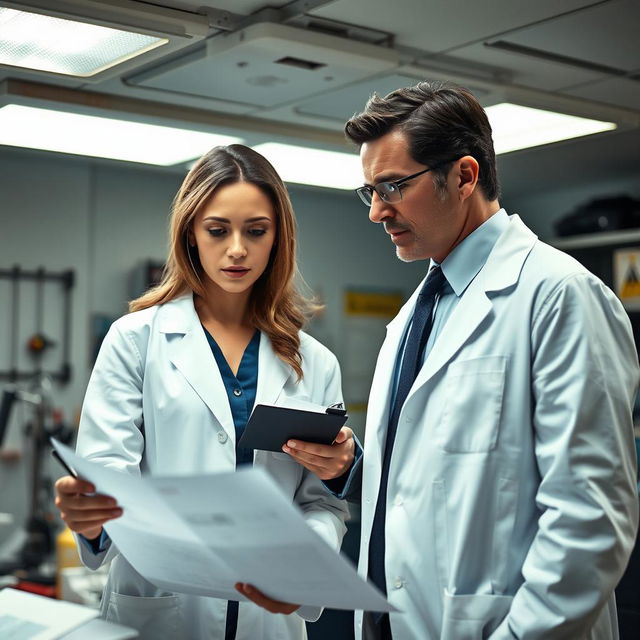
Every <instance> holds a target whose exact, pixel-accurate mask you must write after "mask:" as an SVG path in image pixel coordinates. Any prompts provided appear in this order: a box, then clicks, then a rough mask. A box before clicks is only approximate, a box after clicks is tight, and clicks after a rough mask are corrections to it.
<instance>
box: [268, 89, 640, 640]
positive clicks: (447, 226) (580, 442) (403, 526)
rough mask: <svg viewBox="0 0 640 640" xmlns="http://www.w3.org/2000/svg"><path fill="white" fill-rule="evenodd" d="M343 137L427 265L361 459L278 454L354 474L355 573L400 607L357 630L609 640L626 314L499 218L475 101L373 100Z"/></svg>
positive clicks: (627, 509) (368, 189) (620, 513)
mask: <svg viewBox="0 0 640 640" xmlns="http://www.w3.org/2000/svg"><path fill="white" fill-rule="evenodd" d="M346 133H347V136H348V137H349V138H350V139H351V140H352V141H353V142H355V143H356V144H358V145H359V146H360V155H361V159H362V165H363V170H364V176H365V180H366V184H365V186H364V187H361V188H360V189H359V190H358V194H359V195H360V197H361V199H362V200H363V201H364V202H365V203H366V204H367V206H369V207H370V209H369V218H370V219H371V220H372V221H373V222H376V223H382V224H383V226H384V229H385V231H386V232H387V233H388V234H389V236H390V239H391V241H392V242H393V244H394V245H395V248H396V253H397V255H398V257H399V258H400V259H401V260H403V261H407V262H409V261H413V260H426V259H430V261H431V262H430V265H429V275H428V276H427V278H425V284H424V285H423V284H421V285H420V287H418V289H417V290H416V292H415V293H414V294H413V296H412V297H411V298H410V299H409V301H408V302H407V303H406V305H405V306H404V307H403V308H402V310H401V311H400V313H399V314H398V316H397V317H396V318H395V319H394V320H393V321H392V322H391V323H390V325H389V327H388V332H387V338H386V340H385V342H384V344H383V346H382V348H381V351H380V355H379V358H378V363H377V366H376V371H375V375H374V379H373V383H372V389H371V396H370V399H369V406H368V415H367V429H366V438H365V447H364V451H365V452H364V456H361V455H359V452H358V453H356V456H355V461H354V453H353V451H354V444H353V440H352V438H351V437H349V436H350V433H349V432H348V431H346V430H345V431H343V432H342V433H341V435H340V437H339V442H338V443H337V444H335V445H334V446H331V447H323V446H320V445H312V444H309V443H302V442H290V443H288V444H289V446H287V447H285V451H287V452H288V453H290V454H291V455H292V456H293V457H294V458H296V459H297V460H299V461H300V462H301V463H302V464H304V465H305V466H307V467H308V468H309V469H312V470H313V471H315V472H316V473H317V474H318V475H319V476H320V477H321V478H322V479H324V480H325V482H326V484H327V485H328V486H329V487H330V488H331V489H332V490H333V491H334V492H335V493H336V494H338V495H340V496H341V497H342V496H347V497H354V496H355V497H357V495H358V493H359V490H360V487H359V482H360V481H361V482H362V489H361V491H362V493H361V498H362V517H361V520H362V542H361V550H360V567H359V570H360V572H361V574H362V575H366V576H369V578H370V579H371V580H372V581H373V582H374V583H376V584H377V585H378V586H379V587H380V588H381V589H382V590H383V591H384V592H386V594H387V597H388V599H389V600H390V602H391V603H392V604H394V605H395V606H396V607H397V608H398V612H397V613H395V612H394V613H391V614H390V616H381V615H379V614H375V613H373V614H369V613H367V614H365V615H364V616H363V615H362V613H361V612H357V613H356V638H362V637H364V638H366V639H367V640H369V639H388V638H394V639H396V640H412V639H416V640H417V639H429V640H435V639H441V640H472V639H473V640H475V639H479V638H490V640H513V639H514V638H517V639H519V640H534V639H535V640H543V639H544V640H560V639H562V640H583V639H585V638H589V639H591V640H608V639H610V638H617V621H616V613H615V602H614V599H613V589H614V587H615V585H616V583H617V581H618V580H619V578H620V576H621V575H622V572H623V570H624V567H625V565H626V562H627V559H628V556H629V553H630V551H631V548H632V546H633V542H634V538H635V534H636V527H637V519H638V500H637V495H636V466H635V458H634V456H635V451H634V443H633V430H632V420H631V406H632V401H633V398H634V395H635V392H636V386H637V382H638V361H637V355H636V351H635V346H634V343H633V338H632V333H631V328H630V323H629V320H628V318H627V316H626V314H625V312H624V309H623V308H622V305H621V304H620V302H619V301H618V300H617V299H616V298H615V296H614V295H613V293H612V292H611V291H610V290H609V289H608V288H607V287H605V286H604V285H603V284H602V282H600V280H598V278H596V277H595V276H593V275H592V274H590V273H589V272H588V271H586V270H585V269H584V268H583V267H582V266H580V265H579V264H578V263H577V262H576V261H574V260H573V259H572V258H570V257H568V256H566V255H565V254H563V253H561V252H559V251H557V250H555V249H553V248H551V247H549V246H548V245H546V244H544V243H542V242H540V241H539V240H538V239H537V238H536V236H535V235H534V234H533V233H532V232H531V231H530V230H529V229H528V228H527V227H526V226H525V225H524V224H523V222H522V221H521V220H520V219H519V218H518V216H516V215H512V216H509V215H507V213H506V212H505V211H504V210H503V209H501V207H500V204H499V203H498V182H497V177H496V168H495V155H494V151H493V143H492V139H491V127H490V125H489V122H488V120H487V117H486V114H485V112H484V111H483V109H482V108H481V106H480V105H479V104H478V102H477V101H476V99H475V98H474V96H473V95H472V94H471V93H469V92H468V91H466V90H465V89H462V88H459V87H455V86H451V85H440V84H429V83H420V84H418V85H417V86H415V87H411V88H406V89H400V90H398V91H395V92H393V93H391V94H390V95H388V96H387V97H385V98H380V97H377V96H374V97H373V98H371V100H370V101H369V103H368V104H367V106H366V109H365V111H364V112H363V113H362V114H360V115H358V116H355V117H354V118H352V119H351V120H350V121H349V122H348V123H347V125H346ZM345 469H346V470H347V472H345ZM332 478H333V479H332ZM262 604H263V605H265V602H262ZM271 604H273V603H271ZM265 606H266V605H265ZM272 610H282V611H284V609H277V608H275V609H272Z"/></svg>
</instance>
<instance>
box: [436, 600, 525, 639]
mask: <svg viewBox="0 0 640 640" xmlns="http://www.w3.org/2000/svg"><path fill="white" fill-rule="evenodd" d="M512 601H513V597H512V596H496V595H485V594H474V595H452V594H451V593H449V592H448V591H447V590H445V592H444V611H443V615H442V633H441V634H440V640H483V639H484V638H488V637H489V636H490V635H491V634H492V633H493V632H494V631H495V630H496V629H497V628H498V626H499V625H500V623H501V622H502V620H504V618H505V617H506V615H507V614H508V613H509V609H510V608H511V602H512Z"/></svg>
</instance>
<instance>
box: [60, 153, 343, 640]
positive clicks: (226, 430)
mask: <svg viewBox="0 0 640 640" xmlns="http://www.w3.org/2000/svg"><path fill="white" fill-rule="evenodd" d="M295 271H296V264H295V221H294V216H293V210H292V207H291V202H290V200H289V197H288V194H287V191H286V189H285V187H284V184H283V183H282V180H281V179H280V178H279V176H278V175H277V173H276V172H275V170H274V169H273V167H272V166H271V165H270V164H269V163H268V162H267V161H266V160H265V159H264V158H263V157H262V156H261V155H259V154H258V153H256V152H255V151H253V150H251V149H249V148H248V147H244V146H242V145H232V146H229V147H217V148H215V149H213V150H212V151H210V152H209V153H207V154H206V155H205V156H203V157H202V158H201V159H200V160H199V161H198V163H197V164H196V165H195V166H194V167H193V169H192V170H191V171H190V172H189V174H188V175H187V177H186V178H185V181H184V183H183V184H182V187H181V188H180V191H179V192H178V194H177V196H176V199H175V202H174V206H173V212H172V217H171V223H170V252H169V258H168V261H167V268H166V272H165V275H164V278H163V281H162V283H161V284H160V285H159V286H158V287H156V288H154V289H151V290H150V291H148V292H147V293H146V294H144V295H143V296H142V297H141V298H138V299H137V300H134V301H133V302H132V303H130V310H131V311H132V312H133V313H130V314H129V315H126V316H124V317H122V318H120V319H119V320H117V321H116V322H115V323H114V324H113V326H112V327H111V329H110V331H109V333H108V335H107V337H106V338H105V340H104V343H103V345H102V347H101V350H100V354H99V356H98V358H97V360H96V364H95V367H94V370H93V373H92V375H91V379H90V381H89V386H88V389H87V393H86V396H85V401H84V405H83V410H82V418H81V423H80V431H79V435H78V445H77V448H78V452H79V453H80V455H82V456H84V457H86V458H88V459H91V460H94V461H99V462H100V463H102V464H104V465H108V466H109V467H112V468H117V469H119V470H122V471H123V472H126V473H131V474H134V475H138V474H140V473H141V472H146V473H150V474H158V475H172V474H201V473H211V472H219V471H228V470H231V469H234V468H235V467H236V465H239V464H251V463H253V464H256V465H259V466H261V467H264V468H266V469H267V470H268V471H269V472H270V473H271V474H272V476H273V477H274V478H275V480H276V481H277V483H278V484H279V486H280V487H281V488H282V490H283V491H284V492H285V493H286V494H287V495H289V496H290V497H291V499H292V500H293V501H294V502H295V503H296V504H297V505H298V506H299V507H300V508H301V509H302V511H303V513H304V517H305V518H306V520H307V522H308V523H309V525H310V526H311V527H312V528H313V529H314V530H315V531H316V532H317V533H319V534H320V535H322V536H323V537H324V538H325V540H326V541H327V542H328V543H329V544H330V545H331V546H333V547H334V548H335V549H338V548H339V546H340V542H341V540H342V536H343V534H344V530H345V527H344V519H345V516H346V515H347V510H346V507H345V506H344V505H343V503H341V502H340V501H338V500H336V499H334V498H333V497H332V496H330V495H329V494H328V493H327V492H325V491H323V490H322V488H321V486H320V480H319V479H318V477H317V476H316V475H313V474H311V473H310V472H309V471H307V470H306V469H304V468H303V467H302V466H301V465H299V464H298V463H296V462H295V461H294V460H293V459H292V458H291V457H290V456H289V455H287V454H286V453H272V452H267V451H255V452H254V451H250V450H249V451H248V450H238V449H237V448H236V445H235V443H236V442H237V441H238V439H239V437H240V435H241V433H242V431H243V429H244V426H245V424H246V422H247V419H248V417H249V414H250V413H251V409H252V407H253V405H254V403H255V402H263V403H275V402H286V398H287V397H296V398H304V399H307V400H310V401H312V402H316V403H318V404H324V405H329V404H333V403H335V402H337V401H340V400H341V390H340V371H339V368H338V363H337V361H336V359H335V357H334V356H333V354H331V353H330V352H329V351H328V350H327V349H326V348H325V347H323V346H322V345H321V344H319V343H318V342H317V341H316V340H314V339H313V338H311V337H310V336H308V335H307V334H305V333H303V332H301V331H300V328H301V326H302V324H303V320H304V316H305V312H306V311H307V310H308V309H309V304H308V303H307V302H306V301H305V300H304V299H302V298H301V297H300V296H299V295H298V294H297V293H296V291H295V288H294V284H293V278H294V275H295ZM340 439H341V440H342V439H343V437H342V435H341V436H340ZM93 490H94V488H93V486H92V485H90V484H88V483H86V482H84V481H81V480H75V479H73V478H71V477H69V476H67V477H64V478H61V479H60V480H58V482H57V483H56V493H57V497H56V504H57V506H58V507H59V509H60V511H61V515H62V518H63V520H64V521H65V522H66V523H67V525H68V526H69V527H70V528H71V530H72V531H74V532H76V533H77V534H79V537H81V539H80V540H79V545H78V546H79V549H80V554H81V557H82V560H83V562H84V563H85V564H86V565H87V566H88V567H90V568H92V569H95V568H97V567H99V566H100V565H102V564H103V563H104V562H107V561H109V560H113V562H112V565H111V569H110V572H109V578H108V582H107V585H106V589H105V592H104V595H103V600H102V609H101V613H102V616H103V617H105V618H106V619H107V620H112V621H114V622H120V623H122V624H125V625H129V626H132V627H134V628H136V629H138V630H139V631H140V633H141V637H143V638H162V639H165V638H181V639H182V638H184V639H192V638H193V639H199V638H211V639H215V640H218V639H219V640H227V639H232V638H236V639H237V640H245V639H246V640H259V639H260V638H264V639H265V640H271V639H274V638H282V639H292V640H293V639H300V638H305V637H306V632H305V625H304V619H309V620H312V619H316V618H317V617H318V615H319V613H320V611H319V609H314V608H310V607H302V608H300V609H298V610H297V612H296V615H289V616H282V615H273V614H271V613H268V612H267V611H265V610H264V609H263V608H260V607H258V606H257V605H256V604H254V603H252V602H244V601H243V602H241V603H240V604H239V606H238V603H237V602H229V603H227V602H226V601H223V600H216V599H213V598H203V597H198V596H190V595H183V594H174V593H167V592H166V591H163V590H162V589H158V588H157V587H155V586H154V585H152V584H151V583H149V582H147V581H146V580H145V579H144V578H142V576H140V575H139V574H138V573H137V572H136V571H135V570H134V569H133V567H132V566H131V565H130V564H129V563H128V562H127V560H126V559H125V558H124V557H123V556H121V555H119V554H118V552H117V550H116V549H115V548H114V547H112V546H111V544H110V540H109V538H108V535H107V534H106V532H105V531H104V529H103V528H102V526H103V524H104V523H105V522H107V521H108V520H110V519H112V518H114V517H118V516H119V515H120V514H121V510H120V509H119V508H118V506H117V505H116V504H115V501H113V500H112V499H111V498H109V497H108V496H95V495H94V496H87V495H85V494H86V493H90V492H92V491H93ZM141 542H143V541H141ZM239 590H241V591H242V592H243V593H244V594H245V595H248V596H249V597H252V599H254V600H255V601H256V602H260V603H261V604H262V605H263V606H265V607H267V608H269V609H270V610H272V611H279V612H282V613H290V612H291V611H293V610H296V609H297V607H295V606H289V605H284V604H278V603H273V601H269V600H268V599H265V598H263V597H262V596H261V595H260V594H259V593H257V594H256V592H255V590H253V592H252V591H250V590H248V589H246V588H245V587H243V586H241V587H239ZM303 618H304V619H303Z"/></svg>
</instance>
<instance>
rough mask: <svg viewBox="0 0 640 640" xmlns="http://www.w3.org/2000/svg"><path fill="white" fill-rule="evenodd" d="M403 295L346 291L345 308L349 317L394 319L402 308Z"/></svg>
mask: <svg viewBox="0 0 640 640" xmlns="http://www.w3.org/2000/svg"><path fill="white" fill-rule="evenodd" d="M402 302H403V299H402V293H399V292H398V293H396V292H389V293H382V292H369V291H353V290H352V291H345V297H344V307H345V313H346V314H347V315H349V316H360V315H364V316H379V317H387V318H393V317H394V316H395V315H396V314H397V313H398V311H400V307H401V306H402Z"/></svg>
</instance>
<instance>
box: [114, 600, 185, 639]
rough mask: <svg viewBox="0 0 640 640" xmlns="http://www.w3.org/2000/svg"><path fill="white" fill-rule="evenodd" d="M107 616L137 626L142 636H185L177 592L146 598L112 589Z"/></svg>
mask: <svg viewBox="0 0 640 640" xmlns="http://www.w3.org/2000/svg"><path fill="white" fill-rule="evenodd" d="M105 617H106V620H108V621H109V622H116V623H119V624H123V625H125V626H128V627H133V628H134V629H137V630H138V632H139V633H140V638H141V639H143V640H144V639H146V638H148V639H150V640H151V639H152V638H153V639H156V638H163V639H165V638H166V639H167V640H170V639H175V640H179V639H180V638H184V637H185V629H184V628H183V627H184V624H183V620H182V616H181V614H180V607H179V598H178V596H156V597H151V598H143V597H140V596H128V595H124V594H120V593H111V596H110V598H109V604H108V606H107V613H106V616H105Z"/></svg>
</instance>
